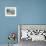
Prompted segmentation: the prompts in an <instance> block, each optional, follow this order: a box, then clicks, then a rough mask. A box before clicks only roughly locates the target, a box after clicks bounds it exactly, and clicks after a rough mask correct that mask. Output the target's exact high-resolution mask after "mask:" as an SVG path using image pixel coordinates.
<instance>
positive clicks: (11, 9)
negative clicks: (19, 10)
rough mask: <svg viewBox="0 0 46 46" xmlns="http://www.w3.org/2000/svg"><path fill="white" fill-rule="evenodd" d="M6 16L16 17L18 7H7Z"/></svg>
mask: <svg viewBox="0 0 46 46" xmlns="http://www.w3.org/2000/svg"><path fill="white" fill-rule="evenodd" d="M5 16H16V7H5Z"/></svg>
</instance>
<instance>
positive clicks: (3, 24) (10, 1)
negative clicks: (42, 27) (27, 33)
mask: <svg viewBox="0 0 46 46" xmlns="http://www.w3.org/2000/svg"><path fill="white" fill-rule="evenodd" d="M7 6H15V7H16V9H17V11H16V12H17V16H16V17H6V16H5V7H7ZM17 24H46V0H0V43H8V39H7V36H8V34H9V32H17ZM16 42H17V41H16Z"/></svg>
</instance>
